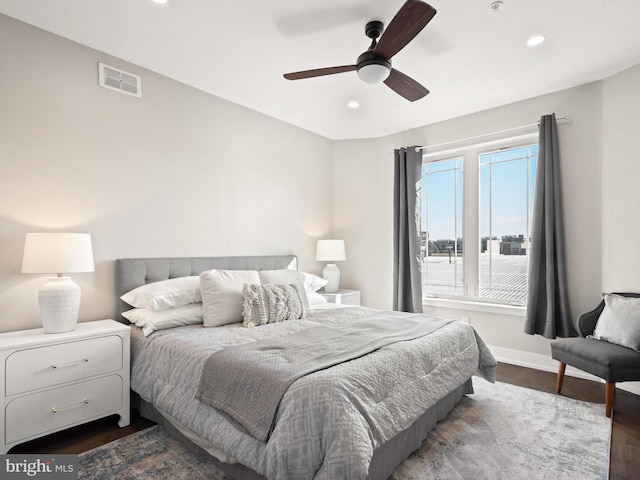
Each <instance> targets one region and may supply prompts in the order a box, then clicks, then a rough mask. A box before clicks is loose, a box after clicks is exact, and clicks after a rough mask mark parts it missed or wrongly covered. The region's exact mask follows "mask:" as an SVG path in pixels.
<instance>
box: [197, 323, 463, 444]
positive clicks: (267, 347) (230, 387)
mask: <svg viewBox="0 0 640 480" xmlns="http://www.w3.org/2000/svg"><path fill="white" fill-rule="evenodd" d="M450 322H451V320H442V319H438V318H434V317H426V316H423V315H407V314H406V313H398V312H385V313H384V314H378V315H373V316H371V317H370V318H367V319H366V320H360V321H356V322H353V323H346V324H338V325H325V326H317V327H312V328H308V329H305V330H302V331H299V332H295V333H291V334H289V335H286V336H283V337H278V338H270V339H265V340H262V341H258V342H251V343H249V344H243V345H238V346H232V347H228V348H225V349H224V350H221V351H219V352H216V353H213V354H211V355H210V356H209V358H208V359H207V360H206V362H205V363H204V366H203V369H202V373H201V375H200V385H199V387H198V391H197V394H196V398H197V399H198V400H200V401H201V402H203V403H206V404H207V405H210V406H212V407H214V408H217V409H218V410H221V411H223V412H225V413H226V414H227V415H229V416H230V417H231V418H233V419H234V420H235V421H237V422H238V423H239V424H240V425H242V427H244V428H245V429H246V431H247V432H248V433H250V434H251V435H252V436H254V437H255V438H257V439H258V440H260V441H262V442H266V441H267V440H268V438H269V435H270V434H271V431H272V429H273V425H274V422H275V417H276V412H277V410H278V405H279V404H280V400H281V399H282V397H283V395H284V394H285V392H286V391H287V389H288V388H289V387H290V386H291V384H293V382H295V381H296V380H297V379H299V378H301V377H304V376H305V375H308V374H310V373H313V372H317V371H319V370H323V369H326V368H330V367H332V366H334V365H337V364H340V363H343V362H347V361H349V360H353V359H356V358H359V357H362V356H364V355H367V354H369V353H371V352H373V351H375V350H378V349H380V348H382V347H385V346H387V345H391V344H393V343H396V342H402V341H408V340H414V339H416V338H419V337H422V336H425V335H428V334H430V333H432V332H434V331H436V330H438V329H439V328H441V327H443V326H444V325H446V324H448V323H450Z"/></svg>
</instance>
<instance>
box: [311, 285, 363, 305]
mask: <svg viewBox="0 0 640 480" xmlns="http://www.w3.org/2000/svg"><path fill="white" fill-rule="evenodd" d="M318 293H319V294H320V295H322V296H323V297H324V298H326V299H327V302H329V303H340V304H342V305H358V306H360V290H346V289H342V288H341V289H340V290H338V291H337V292H333V293H325V291H324V290H319V291H318Z"/></svg>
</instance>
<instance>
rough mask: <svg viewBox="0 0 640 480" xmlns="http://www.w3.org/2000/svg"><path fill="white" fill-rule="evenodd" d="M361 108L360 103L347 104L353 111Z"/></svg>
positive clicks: (351, 102) (353, 101)
mask: <svg viewBox="0 0 640 480" xmlns="http://www.w3.org/2000/svg"><path fill="white" fill-rule="evenodd" d="M359 106H360V104H359V103H358V102H356V101H355V100H351V101H350V102H349V103H347V107H349V108H352V109H356V108H358V107H359Z"/></svg>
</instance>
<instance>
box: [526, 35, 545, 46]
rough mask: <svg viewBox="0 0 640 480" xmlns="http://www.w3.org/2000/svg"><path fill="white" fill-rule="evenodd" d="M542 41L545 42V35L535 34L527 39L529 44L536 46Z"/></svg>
mask: <svg viewBox="0 0 640 480" xmlns="http://www.w3.org/2000/svg"><path fill="white" fill-rule="evenodd" d="M542 42H544V35H534V36H533V37H530V38H529V40H527V45H529V46H530V47H535V46H536V45H540V44H541V43H542Z"/></svg>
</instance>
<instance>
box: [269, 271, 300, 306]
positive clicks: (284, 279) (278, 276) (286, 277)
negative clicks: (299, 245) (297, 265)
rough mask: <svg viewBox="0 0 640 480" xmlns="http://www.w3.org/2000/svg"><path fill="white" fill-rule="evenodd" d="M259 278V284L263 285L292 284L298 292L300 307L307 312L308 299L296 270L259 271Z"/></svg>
mask: <svg viewBox="0 0 640 480" xmlns="http://www.w3.org/2000/svg"><path fill="white" fill-rule="evenodd" d="M258 276H259V277H260V283H261V284H262V285H265V284H267V283H275V284H278V285H290V284H293V285H295V287H296V290H298V295H300V300H301V301H302V306H303V307H304V309H305V311H306V310H309V299H308V298H307V291H306V288H305V287H304V285H303V283H302V276H301V275H300V273H299V272H298V271H296V270H289V269H282V270H261V271H259V272H258Z"/></svg>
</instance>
